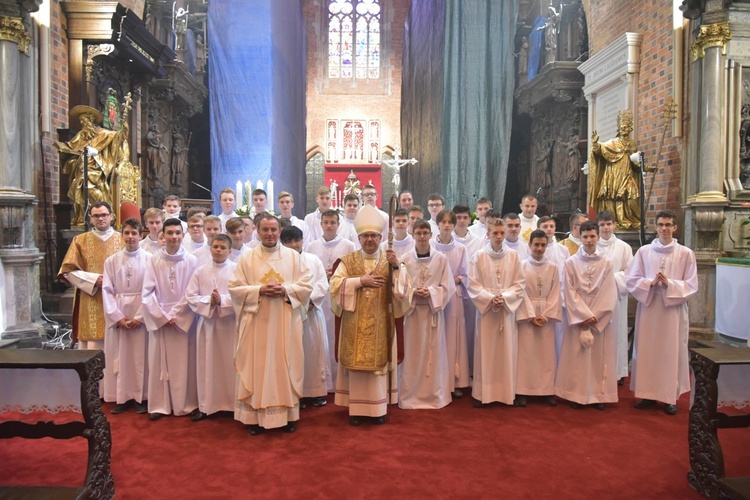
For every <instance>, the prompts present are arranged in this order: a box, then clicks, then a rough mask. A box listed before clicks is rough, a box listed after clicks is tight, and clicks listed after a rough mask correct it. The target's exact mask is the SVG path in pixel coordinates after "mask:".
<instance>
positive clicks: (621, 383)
mask: <svg viewBox="0 0 750 500" xmlns="http://www.w3.org/2000/svg"><path fill="white" fill-rule="evenodd" d="M617 385H619V386H620V387H622V386H623V385H625V377H622V378H621V379H620V380H618V381H617Z"/></svg>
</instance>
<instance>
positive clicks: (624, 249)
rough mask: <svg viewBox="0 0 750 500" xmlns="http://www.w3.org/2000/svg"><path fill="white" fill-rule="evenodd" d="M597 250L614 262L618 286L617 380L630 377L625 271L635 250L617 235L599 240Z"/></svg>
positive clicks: (614, 321) (615, 323)
mask: <svg viewBox="0 0 750 500" xmlns="http://www.w3.org/2000/svg"><path fill="white" fill-rule="evenodd" d="M597 248H598V249H599V251H600V252H602V253H603V254H604V255H606V256H607V258H608V259H609V260H611V261H612V271H613V272H614V273H615V283H616V284H617V305H616V306H615V310H614V312H613V313H612V324H611V325H610V328H611V329H612V332H613V333H614V334H615V335H616V336H617V378H618V379H620V378H622V377H627V376H628V284H627V282H626V278H625V271H626V270H627V269H628V266H630V263H631V262H632V261H633V249H632V248H631V247H630V245H628V244H627V243H625V242H624V241H622V240H621V239H619V238H618V237H617V236H616V235H614V234H613V235H612V237H611V238H610V239H608V240H605V239H604V238H599V243H598V244H597Z"/></svg>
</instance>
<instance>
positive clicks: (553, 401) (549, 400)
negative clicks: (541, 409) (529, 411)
mask: <svg viewBox="0 0 750 500" xmlns="http://www.w3.org/2000/svg"><path fill="white" fill-rule="evenodd" d="M542 400H543V401H544V402H545V403H546V404H547V406H557V400H556V399H555V396H544V397H543V398H542Z"/></svg>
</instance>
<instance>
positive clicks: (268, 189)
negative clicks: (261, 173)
mask: <svg viewBox="0 0 750 500" xmlns="http://www.w3.org/2000/svg"><path fill="white" fill-rule="evenodd" d="M266 194H267V195H268V210H269V211H270V212H273V200H274V197H273V181H272V180H271V179H268V182H267V183H266Z"/></svg>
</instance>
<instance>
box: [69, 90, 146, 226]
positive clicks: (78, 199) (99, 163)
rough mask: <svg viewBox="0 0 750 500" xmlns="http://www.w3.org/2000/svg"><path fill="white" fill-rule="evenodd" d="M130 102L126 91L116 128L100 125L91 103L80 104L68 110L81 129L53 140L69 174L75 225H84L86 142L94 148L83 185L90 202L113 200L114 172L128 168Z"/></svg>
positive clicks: (100, 117)
mask: <svg viewBox="0 0 750 500" xmlns="http://www.w3.org/2000/svg"><path fill="white" fill-rule="evenodd" d="M131 102H132V99H131V97H130V94H128V95H127V96H126V97H125V103H124V104H123V114H122V116H121V117H120V126H119V127H116V130H107V129H105V128H102V127H100V126H99V125H100V124H101V123H102V115H101V113H100V112H99V111H98V110H96V109H94V108H92V107H90V106H84V105H79V106H75V107H74V108H73V109H71V110H70V119H71V122H75V121H76V120H78V122H79V123H80V125H81V131H80V132H78V133H77V134H76V135H75V137H73V139H71V140H70V141H69V142H56V143H55V146H56V147H57V149H58V151H59V153H60V163H61V164H62V165H63V169H62V172H63V173H64V174H68V176H69V179H70V186H69V188H68V198H70V200H71V201H72V202H73V220H72V221H71V225H72V226H74V227H82V226H83V223H84V217H85V211H86V207H85V206H84V192H83V188H84V180H83V150H84V148H85V147H86V146H90V147H91V148H93V149H94V150H95V154H91V155H90V156H89V158H88V178H87V180H86V189H88V193H89V204H93V203H96V202H97V201H106V202H107V203H110V204H112V203H113V196H112V188H111V182H112V177H113V173H114V172H115V171H116V170H117V171H119V172H124V171H127V170H128V168H127V165H126V164H128V163H130V146H129V145H128V130H129V127H128V122H127V119H128V111H130V103H131ZM131 167H132V165H131ZM139 177H140V174H139Z"/></svg>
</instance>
